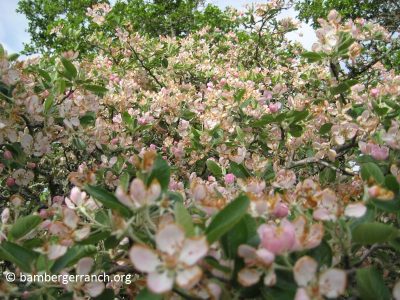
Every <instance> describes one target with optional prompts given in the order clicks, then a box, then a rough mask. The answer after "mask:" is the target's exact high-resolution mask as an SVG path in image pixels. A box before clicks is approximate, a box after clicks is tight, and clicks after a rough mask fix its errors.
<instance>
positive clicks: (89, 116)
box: [79, 111, 96, 127]
mask: <svg viewBox="0 0 400 300" xmlns="http://www.w3.org/2000/svg"><path fill="white" fill-rule="evenodd" d="M79 122H80V124H81V125H82V126H83V127H87V126H94V124H95V122H96V114H95V113H94V112H92V111H88V112H86V114H85V115H84V116H82V117H80V118H79Z"/></svg>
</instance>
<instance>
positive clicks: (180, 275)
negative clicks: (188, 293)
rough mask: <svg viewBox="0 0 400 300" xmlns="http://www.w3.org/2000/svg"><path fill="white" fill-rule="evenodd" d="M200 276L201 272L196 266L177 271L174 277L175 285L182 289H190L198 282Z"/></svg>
mask: <svg viewBox="0 0 400 300" xmlns="http://www.w3.org/2000/svg"><path fill="white" fill-rule="evenodd" d="M202 274H203V272H202V271H201V269H200V268H199V267H198V266H193V267H190V268H186V269H183V270H179V271H178V272H177V276H176V283H177V284H178V285H179V286H180V287H182V288H185V289H191V288H192V287H193V286H194V285H196V284H197V283H198V282H199V280H200V278H201V275H202Z"/></svg>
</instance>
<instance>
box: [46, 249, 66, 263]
mask: <svg viewBox="0 0 400 300" xmlns="http://www.w3.org/2000/svg"><path fill="white" fill-rule="evenodd" d="M67 249H68V247H66V246H61V245H51V246H50V247H49V249H48V252H47V257H48V258H49V259H50V260H53V259H57V258H59V257H61V256H63V255H64V254H65V252H67Z"/></svg>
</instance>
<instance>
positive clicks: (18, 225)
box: [9, 215, 42, 240]
mask: <svg viewBox="0 0 400 300" xmlns="http://www.w3.org/2000/svg"><path fill="white" fill-rule="evenodd" d="M41 222H42V218H41V217H39V216H34V215H29V216H25V217H21V218H19V219H18V220H17V221H16V222H15V224H14V225H13V226H12V227H11V229H10V232H9V235H10V237H11V238H12V239H14V240H18V239H20V238H22V237H23V236H25V235H27V234H28V233H29V232H31V231H32V230H34V229H35V228H36V227H37V226H38V225H39V224H40V223H41Z"/></svg>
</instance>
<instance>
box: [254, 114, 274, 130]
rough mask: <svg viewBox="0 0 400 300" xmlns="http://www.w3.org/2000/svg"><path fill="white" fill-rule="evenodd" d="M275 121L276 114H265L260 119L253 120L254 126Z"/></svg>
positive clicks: (261, 125)
mask: <svg viewBox="0 0 400 300" xmlns="http://www.w3.org/2000/svg"><path fill="white" fill-rule="evenodd" d="M274 121H275V116H274V115H272V114H268V115H264V116H262V117H261V118H260V119H258V120H254V121H252V122H251V124H250V125H251V126H252V127H263V126H265V125H267V124H270V123H272V122H274Z"/></svg>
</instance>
